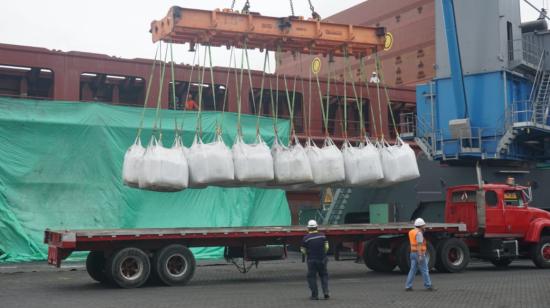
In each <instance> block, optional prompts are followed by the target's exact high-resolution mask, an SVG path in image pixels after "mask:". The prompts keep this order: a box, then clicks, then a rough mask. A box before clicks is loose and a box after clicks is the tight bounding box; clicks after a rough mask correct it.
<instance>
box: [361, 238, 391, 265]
mask: <svg viewBox="0 0 550 308" xmlns="http://www.w3.org/2000/svg"><path fill="white" fill-rule="evenodd" d="M384 246H385V245H384V241H383V240H381V239H378V238H376V239H373V240H370V241H368V242H367V244H366V246H365V250H364V252H363V260H364V261H365V265H366V266H367V267H368V268H370V269H371V270H373V271H375V272H384V273H386V272H391V271H393V269H394V268H395V266H396V265H397V264H395V262H394V261H392V260H391V257H390V256H391V254H390V253H384V252H382V251H381V250H384V249H390V248H389V246H388V248H385V247H384Z"/></svg>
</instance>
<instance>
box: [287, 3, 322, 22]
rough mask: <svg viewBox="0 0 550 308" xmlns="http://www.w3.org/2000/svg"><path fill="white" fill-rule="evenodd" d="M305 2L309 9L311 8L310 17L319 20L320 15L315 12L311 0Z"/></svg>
mask: <svg viewBox="0 0 550 308" xmlns="http://www.w3.org/2000/svg"><path fill="white" fill-rule="evenodd" d="M291 1H292V0H291ZM307 2H308V3H309V9H310V10H311V18H313V19H315V20H319V21H320V20H321V15H319V14H318V13H317V12H315V8H314V7H313V4H311V0H307Z"/></svg>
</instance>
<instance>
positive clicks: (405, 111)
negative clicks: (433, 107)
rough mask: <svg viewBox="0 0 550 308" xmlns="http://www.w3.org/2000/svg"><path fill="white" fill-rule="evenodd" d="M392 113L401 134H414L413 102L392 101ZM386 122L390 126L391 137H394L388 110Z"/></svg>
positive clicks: (414, 114)
mask: <svg viewBox="0 0 550 308" xmlns="http://www.w3.org/2000/svg"><path fill="white" fill-rule="evenodd" d="M391 107H392V111H393V115H394V118H395V124H396V125H397V130H398V131H399V134H401V135H403V136H411V137H412V136H414V132H415V130H416V122H415V119H416V107H415V105H414V104H410V103H404V102H392V103H391ZM388 123H389V128H390V136H391V138H392V139H393V138H395V137H396V134H395V129H394V124H393V121H392V118H391V114H390V113H389V112H388Z"/></svg>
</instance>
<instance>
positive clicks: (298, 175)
mask: <svg viewBox="0 0 550 308" xmlns="http://www.w3.org/2000/svg"><path fill="white" fill-rule="evenodd" d="M294 141H295V144H294V145H291V146H289V147H286V146H284V145H282V144H279V142H278V140H277V137H275V141H274V142H273V146H272V147H271V155H272V156H273V169H274V171H275V182H276V183H277V184H297V183H304V182H311V181H313V175H312V174H311V167H310V165H309V160H308V158H307V155H306V152H305V151H304V147H302V145H301V144H300V141H298V138H297V137H294Z"/></svg>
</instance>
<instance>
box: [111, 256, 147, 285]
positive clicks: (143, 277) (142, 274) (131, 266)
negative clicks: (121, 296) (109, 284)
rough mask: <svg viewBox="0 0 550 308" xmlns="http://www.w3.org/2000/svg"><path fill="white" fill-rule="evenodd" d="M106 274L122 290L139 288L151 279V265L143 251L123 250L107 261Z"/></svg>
mask: <svg viewBox="0 0 550 308" xmlns="http://www.w3.org/2000/svg"><path fill="white" fill-rule="evenodd" d="M106 273H107V277H108V278H110V279H111V280H112V281H113V282H114V283H115V284H116V285H118V286H119V287H121V288H126V289H130V288H138V287H140V286H142V285H143V284H144V283H145V282H146V281H147V279H148V278H149V274H150V273H151V263H150V261H149V257H148V256H147V254H145V252H143V250H141V249H139V248H134V247H128V248H123V249H120V250H117V251H115V252H114V253H113V254H112V255H111V256H110V257H109V258H108V259H107V266H106Z"/></svg>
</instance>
